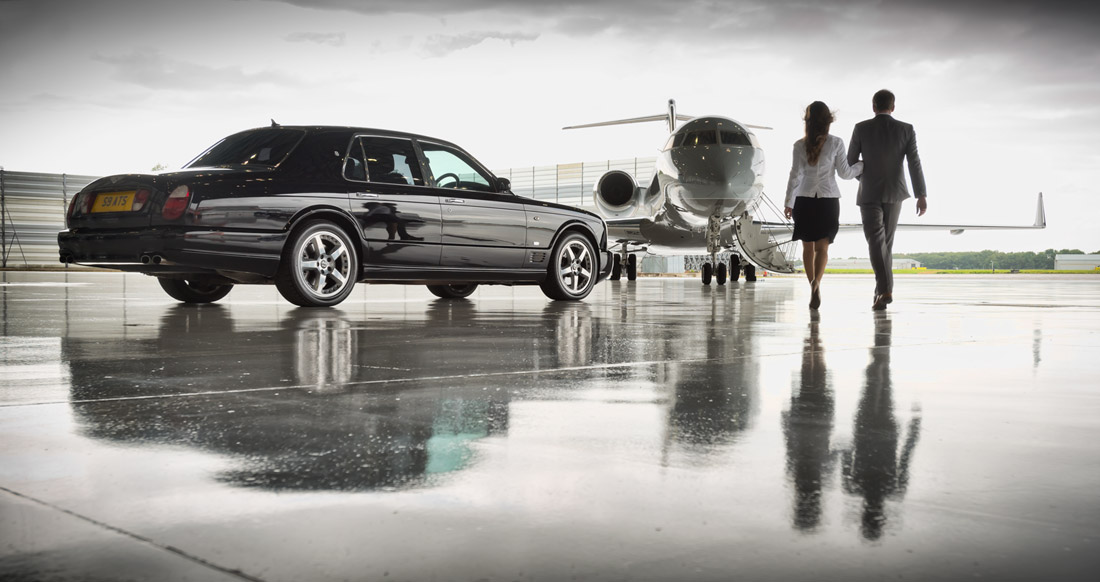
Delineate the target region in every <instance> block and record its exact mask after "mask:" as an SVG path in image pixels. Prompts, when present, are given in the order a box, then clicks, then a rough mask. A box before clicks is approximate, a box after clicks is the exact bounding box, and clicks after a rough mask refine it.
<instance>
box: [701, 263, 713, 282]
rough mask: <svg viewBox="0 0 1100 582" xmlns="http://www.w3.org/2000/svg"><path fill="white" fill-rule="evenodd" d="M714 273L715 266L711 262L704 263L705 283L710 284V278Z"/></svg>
mask: <svg viewBox="0 0 1100 582" xmlns="http://www.w3.org/2000/svg"><path fill="white" fill-rule="evenodd" d="M713 275H714V267H712V266H711V264H710V263H703V284H704V285H710V278H711V277H712V276H713Z"/></svg>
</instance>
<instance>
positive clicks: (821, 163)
mask: <svg viewBox="0 0 1100 582" xmlns="http://www.w3.org/2000/svg"><path fill="white" fill-rule="evenodd" d="M805 141H806V139H805V138H803V139H800V140H798V141H796V142H794V154H793V162H792V163H791V177H790V178H789V179H788V180H787V201H786V207H787V208H794V199H795V198H796V197H798V196H808V197H810V198H814V197H816V198H840V188H839V187H838V186H837V184H836V178H835V177H834V176H833V170H836V173H837V174H839V175H840V177H841V178H844V179H845V180H851V179H852V178H855V177H856V176H858V175H860V174H862V173H863V162H856V164H855V165H854V166H849V165H848V152H847V151H845V150H846V149H845V147H844V140H842V139H840V138H839V137H837V136H835V135H832V134H829V136H827V137H826V138H825V146H824V147H822V148H821V155H820V156H818V158H817V165H816V166H811V165H810V163H809V162H808V161H807V160H806V146H805V145H804V144H805Z"/></svg>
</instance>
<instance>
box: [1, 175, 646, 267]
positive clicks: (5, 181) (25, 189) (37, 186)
mask: <svg viewBox="0 0 1100 582" xmlns="http://www.w3.org/2000/svg"><path fill="white" fill-rule="evenodd" d="M656 161H657V160H656V158H635V159H629V160H608V161H604V162H585V163H580V164H559V165H557V166H535V167H528V168H511V169H507V170H500V171H497V172H495V173H496V175H497V176H500V177H502V178H508V179H509V180H511V181H512V191H513V192H515V193H516V194H519V195H521V196H527V197H530V198H535V199H537V200H550V201H554V202H560V203H562V204H568V205H571V206H579V207H582V208H587V209H590V210H591V209H593V208H594V205H593V202H592V188H593V186H594V185H595V183H596V180H598V179H599V177H600V176H601V175H603V173H604V172H607V171H608V170H623V171H625V172H627V173H629V174H631V175H633V176H634V179H635V180H637V181H638V183H639V184H641V185H643V186H645V185H648V181H649V179H650V178H652V176H653V170H654V166H655V165H656ZM96 178H98V176H79V175H74V174H39V173H32V172H12V171H9V170H5V169H2V168H0V218H2V220H0V240H2V241H3V247H2V251H3V252H2V257H0V258H2V265H0V266H2V267H4V268H8V267H13V268H23V267H60V266H61V263H60V262H59V261H58V257H57V233H58V231H60V230H64V228H65V210H66V208H67V207H68V205H69V199H70V198H71V197H72V196H73V195H74V194H76V193H77V192H79V191H80V190H81V188H83V187H84V186H86V185H88V183H90V182H92V181H93V180H95V179H96Z"/></svg>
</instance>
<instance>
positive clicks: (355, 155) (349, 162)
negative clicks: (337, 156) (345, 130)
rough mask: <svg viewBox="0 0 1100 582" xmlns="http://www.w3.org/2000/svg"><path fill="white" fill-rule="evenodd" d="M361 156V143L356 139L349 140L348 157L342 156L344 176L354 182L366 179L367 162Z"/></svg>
mask: <svg viewBox="0 0 1100 582" xmlns="http://www.w3.org/2000/svg"><path fill="white" fill-rule="evenodd" d="M365 159H366V158H364V157H363V144H361V143H360V141H359V140H358V139H353V140H352V141H351V147H349V148H348V157H346V158H344V177H345V178H347V179H348V180H354V181H356V182H366V181H367V163H366V161H364V160H365Z"/></svg>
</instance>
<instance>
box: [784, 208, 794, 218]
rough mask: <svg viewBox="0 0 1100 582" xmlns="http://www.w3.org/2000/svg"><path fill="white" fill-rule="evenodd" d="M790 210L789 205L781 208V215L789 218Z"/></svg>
mask: <svg viewBox="0 0 1100 582" xmlns="http://www.w3.org/2000/svg"><path fill="white" fill-rule="evenodd" d="M791 210H792V208H791V207H790V206H788V207H786V208H784V209H783V216H786V217H787V220H790V219H791Z"/></svg>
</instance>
